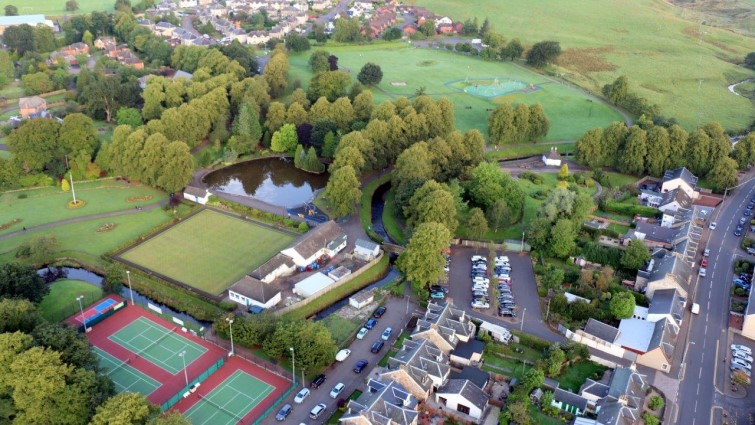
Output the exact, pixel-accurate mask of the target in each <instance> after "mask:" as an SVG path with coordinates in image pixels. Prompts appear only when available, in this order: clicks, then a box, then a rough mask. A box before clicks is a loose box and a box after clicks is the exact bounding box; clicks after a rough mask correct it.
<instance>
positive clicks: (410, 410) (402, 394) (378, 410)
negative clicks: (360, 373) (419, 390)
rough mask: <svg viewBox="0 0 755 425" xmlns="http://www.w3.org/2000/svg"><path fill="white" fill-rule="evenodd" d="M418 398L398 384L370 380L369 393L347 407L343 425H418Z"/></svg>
mask: <svg viewBox="0 0 755 425" xmlns="http://www.w3.org/2000/svg"><path fill="white" fill-rule="evenodd" d="M417 404H418V402H417V399H416V398H415V397H413V396H412V394H411V393H410V392H409V391H407V390H406V388H404V387H403V386H402V385H401V384H400V383H398V382H396V381H382V380H374V379H369V380H368V381H367V391H365V392H364V393H362V395H360V396H359V397H358V398H357V399H356V400H350V401H349V404H347V405H346V413H344V414H343V416H341V418H340V419H339V422H340V423H341V424H343V425H365V424H386V425H417V421H418V418H419V412H418V411H417Z"/></svg>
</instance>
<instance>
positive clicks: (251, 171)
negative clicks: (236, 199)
mask: <svg viewBox="0 0 755 425" xmlns="http://www.w3.org/2000/svg"><path fill="white" fill-rule="evenodd" d="M204 182H205V183H206V184H207V186H209V187H211V189H212V190H215V191H218V192H223V193H229V194H232V195H239V196H248V197H250V198H252V199H256V200H258V201H262V202H266V203H268V204H272V205H276V206H280V207H293V206H297V205H301V204H304V203H306V202H310V201H312V200H313V199H314V196H315V192H316V191H317V190H319V189H322V188H324V187H325V185H326V184H327V183H328V174H327V173H323V174H312V173H307V172H305V171H302V170H300V169H298V168H296V167H294V164H293V162H292V160H290V159H287V158H265V159H255V160H251V161H246V162H241V163H238V164H234V165H230V166H228V167H225V168H222V169H220V170H217V171H213V172H212V173H210V174H208V175H206V176H205V177H204Z"/></svg>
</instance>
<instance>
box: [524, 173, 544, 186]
mask: <svg viewBox="0 0 755 425" xmlns="http://www.w3.org/2000/svg"><path fill="white" fill-rule="evenodd" d="M519 178H520V179H525V180H529V181H531V182H532V183H534V184H543V183H545V179H544V178H543V177H542V176H541V175H539V174H535V173H533V172H532V171H525V172H523V173H522V174H520V175H519Z"/></svg>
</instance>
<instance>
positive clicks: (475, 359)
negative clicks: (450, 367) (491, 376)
mask: <svg viewBox="0 0 755 425" xmlns="http://www.w3.org/2000/svg"><path fill="white" fill-rule="evenodd" d="M484 351H485V343H484V342H482V341H479V340H476V339H470V340H469V341H467V342H461V343H459V344H458V345H457V346H456V348H454V350H453V351H451V356H450V360H451V363H454V364H457V365H464V366H469V365H474V364H479V363H480V362H482V353H483V352H484Z"/></svg>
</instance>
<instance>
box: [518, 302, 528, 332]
mask: <svg viewBox="0 0 755 425" xmlns="http://www.w3.org/2000/svg"><path fill="white" fill-rule="evenodd" d="M525 314H527V307H524V311H522V324H521V326H519V332H523V331H524V315H525Z"/></svg>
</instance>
